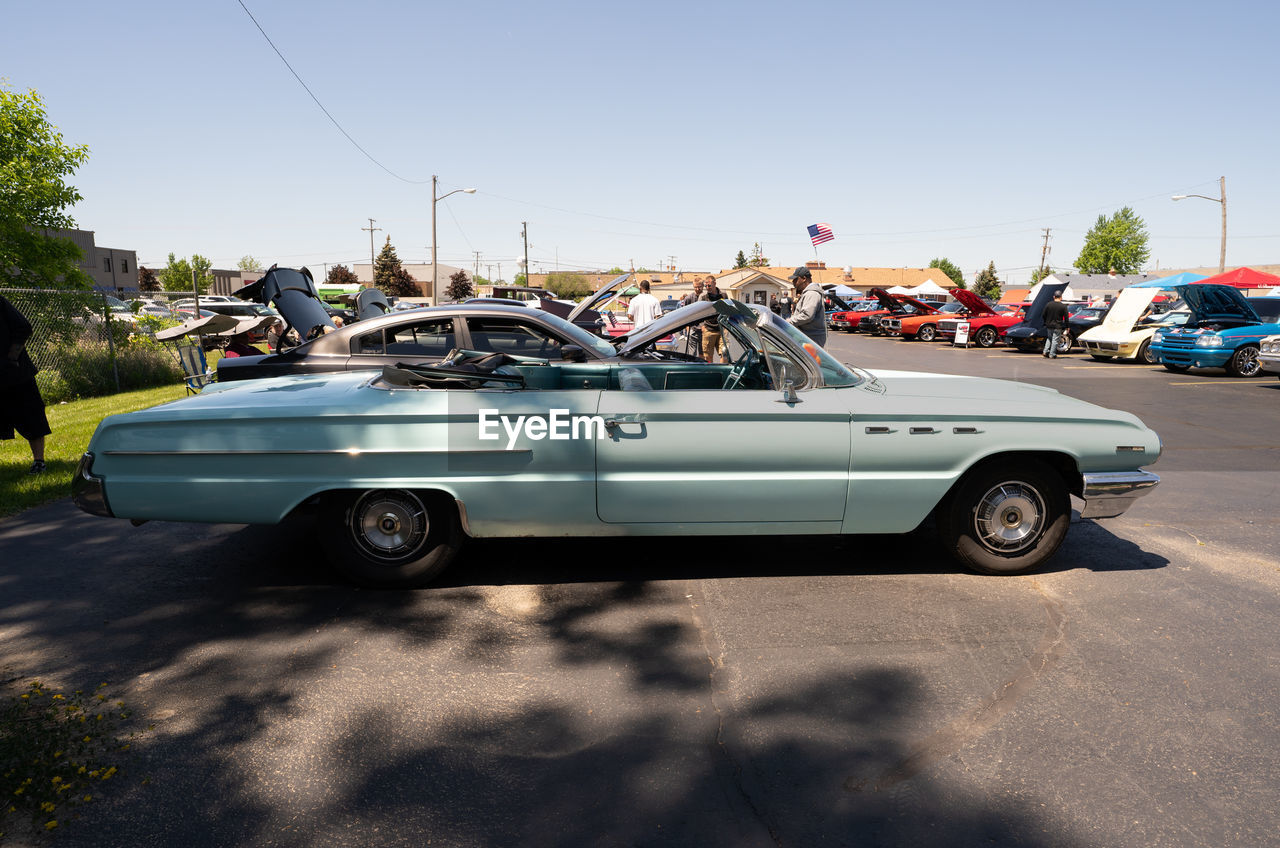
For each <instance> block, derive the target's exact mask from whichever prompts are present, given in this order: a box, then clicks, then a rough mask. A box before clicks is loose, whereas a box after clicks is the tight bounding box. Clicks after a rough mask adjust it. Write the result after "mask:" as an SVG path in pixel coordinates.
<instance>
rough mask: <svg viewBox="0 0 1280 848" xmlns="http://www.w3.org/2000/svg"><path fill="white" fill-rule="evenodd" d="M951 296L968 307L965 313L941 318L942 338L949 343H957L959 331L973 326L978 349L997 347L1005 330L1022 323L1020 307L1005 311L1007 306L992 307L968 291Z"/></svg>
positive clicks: (960, 291) (973, 335)
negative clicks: (956, 337) (963, 327)
mask: <svg viewBox="0 0 1280 848" xmlns="http://www.w3.org/2000/svg"><path fill="white" fill-rule="evenodd" d="M951 296H952V297H954V298H955V299H956V300H957V301H959V302H960V304H961V305H962V306H964V311H963V312H961V313H960V314H958V315H954V316H951V317H949V318H939V319H938V335H939V336H942V338H943V339H944V340H945V341H954V340H955V336H956V328H957V327H959V326H960V325H961V324H966V323H967V324H968V325H969V338H970V339H972V340H973V343H974V344H976V345H977V346H978V347H993V346H994V345H996V344H998V343H999V342H1000V337H1001V335H1003V333H1004V331H1005V330H1007V329H1009V328H1010V327H1012V326H1014V325H1015V324H1018V323H1020V322H1021V321H1022V316H1023V310H1022V309H1020V308H1014V309H1010V310H1009V311H1002V309H1006V308H1007V307H1003V306H991V305H990V304H988V303H987V302H986V301H985V300H983V299H982V298H980V297H978V295H976V294H974V293H973V292H971V291H968V290H967V289H952V291H951Z"/></svg>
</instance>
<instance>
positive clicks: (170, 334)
mask: <svg viewBox="0 0 1280 848" xmlns="http://www.w3.org/2000/svg"><path fill="white" fill-rule="evenodd" d="M250 320H252V319H250ZM271 320H273V321H274V320H275V319H274V318H272V319H271ZM239 323H240V322H239V321H237V320H236V319H235V318H232V317H231V316H230V315H210V316H209V317H208V318H192V319H189V320H187V321H183V322H182V323H181V324H179V325H178V326H176V327H169V328H167V329H164V330H157V331H156V341H158V342H171V341H175V340H177V339H180V338H182V337H183V336H212V335H215V334H218V333H222V332H223V331H225V330H230V329H233V328H234V327H235V326H236V325H237V324H239Z"/></svg>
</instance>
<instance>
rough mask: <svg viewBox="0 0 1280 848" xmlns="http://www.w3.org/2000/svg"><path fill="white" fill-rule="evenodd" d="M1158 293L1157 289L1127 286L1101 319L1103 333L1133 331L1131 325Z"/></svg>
mask: <svg viewBox="0 0 1280 848" xmlns="http://www.w3.org/2000/svg"><path fill="white" fill-rule="evenodd" d="M1159 293H1160V289H1157V288H1141V289H1139V288H1134V287H1133V286H1129V287H1128V288H1126V289H1123V290H1122V291H1121V292H1120V295H1119V296H1118V297H1117V298H1116V299H1115V302H1114V303H1112V304H1111V311H1109V312H1108V313H1107V317H1106V318H1103V319H1102V324H1101V326H1102V327H1103V328H1104V332H1106V333H1108V334H1110V333H1127V332H1129V331H1130V330H1132V329H1133V325H1134V324H1136V323H1137V322H1138V319H1139V318H1141V317H1142V313H1143V312H1145V311H1146V310H1147V307H1148V306H1150V305H1151V301H1153V300H1155V299H1156V295H1158V294H1159Z"/></svg>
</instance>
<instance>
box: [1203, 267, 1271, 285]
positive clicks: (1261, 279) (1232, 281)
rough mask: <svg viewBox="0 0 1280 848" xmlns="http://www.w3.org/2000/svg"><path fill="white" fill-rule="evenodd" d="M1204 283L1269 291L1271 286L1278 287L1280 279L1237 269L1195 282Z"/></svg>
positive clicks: (1250, 269)
mask: <svg viewBox="0 0 1280 848" xmlns="http://www.w3.org/2000/svg"><path fill="white" fill-rule="evenodd" d="M1204 283H1217V284H1218V285H1222V286H1235V287H1236V288H1238V289H1269V288H1271V287H1272V286H1280V277H1277V276H1276V275H1275V274H1267V273H1264V272H1262V271H1255V270H1253V269H1252V268H1237V269H1235V270H1234V271H1227V272H1226V273H1225V274H1217V275H1215V276H1212V277H1205V278H1204V279H1203V280H1196V283H1195V284H1196V285H1203V284H1204Z"/></svg>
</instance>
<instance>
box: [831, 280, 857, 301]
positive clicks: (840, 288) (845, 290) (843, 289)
mask: <svg viewBox="0 0 1280 848" xmlns="http://www.w3.org/2000/svg"><path fill="white" fill-rule="evenodd" d="M831 293H832V294H834V295H837V296H838V297H843V298H846V299H847V298H851V297H862V292H860V291H858V290H857V289H852V288H849V287H848V286H846V285H845V284H844V283H840V284H839V285H837V286H836V287H835V288H833V289H832V290H831Z"/></svg>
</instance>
